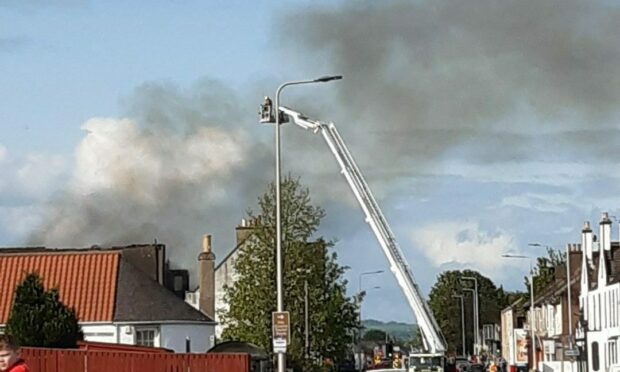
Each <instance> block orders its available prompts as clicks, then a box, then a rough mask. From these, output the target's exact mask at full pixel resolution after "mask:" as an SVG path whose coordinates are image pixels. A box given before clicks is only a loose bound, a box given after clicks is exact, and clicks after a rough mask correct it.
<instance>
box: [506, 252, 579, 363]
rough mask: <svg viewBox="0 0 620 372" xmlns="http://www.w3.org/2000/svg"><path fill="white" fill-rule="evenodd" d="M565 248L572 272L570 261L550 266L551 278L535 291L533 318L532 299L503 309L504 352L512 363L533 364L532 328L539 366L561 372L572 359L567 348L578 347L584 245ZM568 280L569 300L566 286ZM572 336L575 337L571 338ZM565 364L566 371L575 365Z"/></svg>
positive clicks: (521, 299)
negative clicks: (575, 339)
mask: <svg viewBox="0 0 620 372" xmlns="http://www.w3.org/2000/svg"><path fill="white" fill-rule="evenodd" d="M566 251H567V252H569V256H568V257H569V262H570V268H571V269H570V270H569V275H568V276H567V267H568V263H567V264H564V265H558V266H556V267H553V268H549V270H552V272H553V276H552V279H551V281H550V282H549V283H548V284H547V285H546V286H545V287H544V288H542V289H538V292H536V291H535V293H534V311H533V314H534V316H533V317H532V311H531V300H530V299H529V298H524V297H522V298H520V299H518V300H516V301H515V302H514V303H513V304H511V306H509V307H508V308H506V309H504V310H503V311H502V354H503V355H504V357H505V358H506V360H507V361H508V363H509V364H510V365H516V366H525V365H532V363H533V356H532V347H531V346H532V336H531V329H532V328H533V329H534V334H535V337H534V339H535V340H536V342H535V344H536V348H535V350H536V361H537V364H538V367H539V369H541V368H545V369H546V370H558V371H560V370H562V364H561V363H563V362H564V361H567V363H568V361H570V360H571V359H570V357H568V356H566V355H565V351H566V350H567V349H571V348H572V349H571V350H574V348H575V343H574V335H575V333H576V329H577V323H578V320H579V293H580V290H579V281H580V273H581V261H582V258H581V257H582V252H581V245H580V244H568V245H567V247H566ZM569 280H570V283H571V284H570V289H571V296H570V300H569V295H568V287H567V283H568V281H569ZM569 316H570V317H571V318H570V320H569ZM532 325H533V327H532ZM571 335H572V336H573V340H570V336H571ZM569 353H570V352H569ZM541 366H542V367H541ZM564 367H565V368H564V370H565V371H569V370H570V368H572V365H569V364H566V365H565V366H564Z"/></svg>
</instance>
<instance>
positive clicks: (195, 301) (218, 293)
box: [185, 219, 258, 339]
mask: <svg viewBox="0 0 620 372" xmlns="http://www.w3.org/2000/svg"><path fill="white" fill-rule="evenodd" d="M257 222H258V221H256V220H250V221H248V220H246V219H242V220H241V223H240V224H239V225H238V226H237V227H236V228H235V234H236V244H235V247H233V249H232V250H231V251H230V252H229V253H228V254H227V255H226V256H225V257H224V258H223V259H222V260H220V262H219V263H218V264H217V266H215V267H212V268H209V267H205V266H204V265H203V264H202V265H201V266H200V268H199V271H200V277H201V278H205V280H200V281H199V285H198V287H197V288H195V289H194V290H192V291H188V292H187V293H186V295H185V301H186V302H187V303H188V304H190V305H191V306H193V307H194V308H196V309H200V307H201V305H200V304H201V303H202V302H201V299H204V298H205V296H207V292H209V291H212V293H213V296H214V309H213V312H214V313H213V319H215V321H216V323H217V324H216V326H215V336H216V338H218V339H219V338H220V337H221V335H222V332H223V330H224V325H223V324H222V322H221V319H220V314H222V313H225V312H226V311H227V310H228V303H227V302H226V300H225V298H224V294H225V291H224V288H225V287H226V286H232V285H233V284H234V282H235V281H236V280H237V278H238V274H237V272H236V270H235V261H236V258H237V257H238V255H239V253H240V252H241V251H242V247H244V246H245V245H246V244H248V243H249V240H248V239H250V238H251V237H252V231H253V229H254V227H255V226H256V223H257ZM208 244H209V245H210V244H211V242H210V241H209V243H208ZM214 258H215V257H214ZM200 262H202V261H200ZM209 270H213V274H210V273H209ZM211 275H213V277H214V278H215V279H214V280H213V281H209V280H206V278H209V277H210V276H211Z"/></svg>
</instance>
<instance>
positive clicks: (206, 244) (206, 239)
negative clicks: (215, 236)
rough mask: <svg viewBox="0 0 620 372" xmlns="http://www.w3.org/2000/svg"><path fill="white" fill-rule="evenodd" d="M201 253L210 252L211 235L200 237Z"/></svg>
mask: <svg viewBox="0 0 620 372" xmlns="http://www.w3.org/2000/svg"><path fill="white" fill-rule="evenodd" d="M202 251H203V252H207V253H208V252H211V235H209V234H206V235H204V236H203V237H202Z"/></svg>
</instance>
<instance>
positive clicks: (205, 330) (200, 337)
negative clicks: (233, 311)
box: [160, 324, 215, 353]
mask: <svg viewBox="0 0 620 372" xmlns="http://www.w3.org/2000/svg"><path fill="white" fill-rule="evenodd" d="M188 337H189V339H190V347H191V349H190V352H192V353H204V352H206V351H207V350H209V349H210V348H211V347H213V346H214V345H215V326H214V325H209V324H162V325H161V328H160V346H161V347H163V348H166V349H171V350H174V351H175V352H177V353H184V352H185V342H186V341H185V340H186V339H187V338H188Z"/></svg>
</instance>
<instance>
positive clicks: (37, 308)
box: [6, 273, 81, 348]
mask: <svg viewBox="0 0 620 372" xmlns="http://www.w3.org/2000/svg"><path fill="white" fill-rule="evenodd" d="M6 328H7V333H8V334H11V335H13V336H14V337H16V338H17V339H18V340H19V342H20V344H22V345H24V346H37V347H54V348H72V347H75V346H76V345H77V341H78V340H79V339H80V338H81V330H80V326H79V325H78V320H77V317H76V315H75V310H74V309H72V308H68V307H67V306H65V305H64V304H63V303H62V302H61V301H60V297H59V294H58V290H56V289H51V290H49V291H46V290H45V288H44V287H43V281H42V280H41V278H40V277H39V275H38V274H36V273H30V274H28V275H27V276H26V278H25V279H24V280H23V282H22V283H21V284H20V285H19V286H18V287H17V288H16V290H15V301H14V302H13V307H12V308H11V314H10V316H9V320H8V322H7V326H6Z"/></svg>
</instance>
